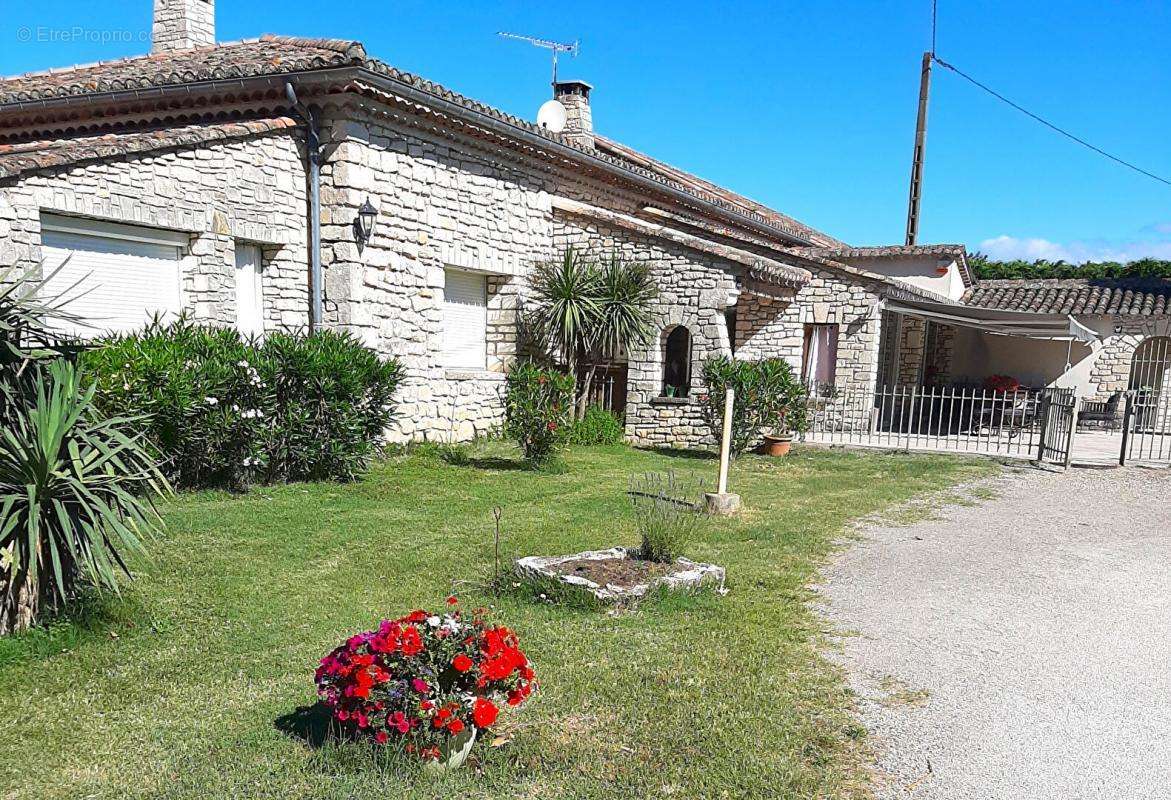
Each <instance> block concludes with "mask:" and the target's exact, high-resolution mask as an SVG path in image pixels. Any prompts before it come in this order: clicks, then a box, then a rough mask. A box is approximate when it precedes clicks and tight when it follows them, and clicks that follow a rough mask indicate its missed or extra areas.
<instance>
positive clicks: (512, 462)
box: [448, 456, 538, 472]
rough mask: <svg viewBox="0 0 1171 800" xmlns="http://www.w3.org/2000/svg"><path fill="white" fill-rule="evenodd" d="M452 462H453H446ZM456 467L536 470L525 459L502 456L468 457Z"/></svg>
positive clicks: (517, 470)
mask: <svg viewBox="0 0 1171 800" xmlns="http://www.w3.org/2000/svg"><path fill="white" fill-rule="evenodd" d="M448 463H449V464H454V462H450V461H449V462H448ZM454 465H455V466H457V467H473V468H475V469H494V470H501V471H516V472H537V471H538V470H534V469H533V467H532V466H531V465H530V464H529V463H528V462H526V461H521V460H519V459H515V458H504V457H502V456H484V457H481V458H469V459H467V460H466V461H463V462H461V463H458V464H454Z"/></svg>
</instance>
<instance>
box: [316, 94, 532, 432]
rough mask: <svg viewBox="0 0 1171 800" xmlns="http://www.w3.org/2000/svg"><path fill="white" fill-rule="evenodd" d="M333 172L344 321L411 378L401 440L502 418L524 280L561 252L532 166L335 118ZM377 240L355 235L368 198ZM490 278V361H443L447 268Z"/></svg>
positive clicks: (334, 250) (328, 228) (335, 292)
mask: <svg viewBox="0 0 1171 800" xmlns="http://www.w3.org/2000/svg"><path fill="white" fill-rule="evenodd" d="M329 127H330V130H331V144H330V146H329V149H328V155H327V160H326V163H325V165H324V167H323V170H322V184H323V190H322V201H323V206H324V207H323V211H322V222H323V225H322V242H323V250H324V253H325V255H324V256H323V263H324V264H325V266H326V270H327V280H326V290H327V298H328V303H327V305H328V307H329V308H330V309H331V310H332V313H333V314H334V317H333V318H332V320H333V321H334V322H336V324H339V325H341V326H343V327H346V328H349V329H350V330H352V331H354V332H355V333H357V334H358V335H359V336H360V337H361V338H362V339H363V340H364V341H365V342H366V343H367V344H368V345H370V346H371V347H374V348H375V349H377V350H378V351H379V352H381V353H383V354H385V355H393V356H396V357H398V358H400V359H401V360H402V361H403V363H404V365H405V367H406V378H405V380H404V382H403V386H402V388H401V389H400V401H401V407H400V413H399V415H398V418H397V420H396V421H395V423H394V426H393V428H392V430H391V431H390V432H389V435H390V438H391V439H392V440H395V441H406V440H410V439H440V440H465V439H470V438H472V437H474V436H480V435H485V434H489V433H491V432H493V431H495V430H496V429H498V428H499V426H500V424H501V423H502V422H503V411H504V402H503V392H504V372H505V370H506V368H507V366H508V365H509V363H510V362H511V361H512V359H513V357H514V356H515V353H516V310H517V306H518V303H519V297H520V293H521V291H522V290H523V287H524V282H525V278H524V276H525V275H526V274H527V273H528V272H529V270H531V269H532V267H533V265H534V264H536V263H537V262H538V261H541V260H545V259H548V258H549V257H550V255H551V252H552V250H551V241H552V238H551V215H552V212H551V209H550V203H549V195H548V193H547V192H546V191H545V187H544V185H543V184H542V183H541V182H540V180H539V178H538V176H534V175H533V174H532V168H531V167H530V168H528V169H526V168H524V166H523V165H521V164H518V163H510V162H507V161H505V160H503V159H502V158H500V157H498V156H493V155H492V154H490V153H488V152H486V151H485V150H484V145H483V144H482V143H475V142H472V141H458V142H457V141H453V140H451V139H448V138H443V137H439V136H430V135H428V134H426V133H425V132H423V131H419V130H417V129H414V128H411V127H408V126H399V125H395V124H393V123H390V122H387V121H383V120H380V119H377V118H375V117H373V116H367V117H358V118H355V117H353V116H352V115H349V114H347V115H344V116H341V117H338V118H336V119H334V120H332V121H330V122H329ZM367 199H369V201H370V202H371V203H372V204H373V205H374V206H375V207H376V208H378V211H379V214H378V218H377V221H376V224H375V228H374V233H373V236H372V238H371V241H370V242H368V243H367V244H366V245H365V246H364V247H361V248H359V246H358V244H357V242H356V241H355V237H354V232H353V220H354V219H355V218H356V216H357V212H358V208H359V207H360V206H361V205H362V204H363V203H364V202H365V201H366V200H367ZM450 268H458V269H463V270H467V271H472V272H476V273H482V274H484V275H485V276H486V281H487V287H488V330H487V342H488V345H487V350H488V357H487V360H486V362H485V363H484V365H483V366H482V368H478V369H467V368H453V367H450V366H449V365H447V364H445V363H444V361H443V286H444V275H445V270H446V269H450Z"/></svg>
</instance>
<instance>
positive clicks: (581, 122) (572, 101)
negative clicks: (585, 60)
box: [553, 81, 594, 150]
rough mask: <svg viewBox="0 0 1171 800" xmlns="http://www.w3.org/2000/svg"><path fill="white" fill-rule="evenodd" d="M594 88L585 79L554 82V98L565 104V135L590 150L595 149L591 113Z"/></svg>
mask: <svg viewBox="0 0 1171 800" xmlns="http://www.w3.org/2000/svg"><path fill="white" fill-rule="evenodd" d="M593 88H594V87H593V86H590V85H589V84H588V83H586V82H585V81H557V83H555V84H553V99H555V100H556V101H557V102H559V103H561V105H563V106H565V113H566V120H565V131H564V132H563V135H564V136H565V138H566V139H568V140H569V141H571V142H573V143H574V144H578V145H581V146H582V147H586V148H589V149H590V150H593V149H594V118H593V115H592V114H591V113H590V91H592V90H593Z"/></svg>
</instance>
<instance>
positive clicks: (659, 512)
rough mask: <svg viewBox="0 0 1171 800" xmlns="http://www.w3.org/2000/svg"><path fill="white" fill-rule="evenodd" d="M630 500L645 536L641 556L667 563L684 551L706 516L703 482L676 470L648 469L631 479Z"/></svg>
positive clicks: (643, 536) (639, 526)
mask: <svg viewBox="0 0 1171 800" xmlns="http://www.w3.org/2000/svg"><path fill="white" fill-rule="evenodd" d="M630 500H631V503H632V504H633V505H634V518H635V521H636V523H637V525H638V532H639V534H640V536H641V539H642V543H641V545H640V547H639V556H640V557H641V558H644V559H646V560H648V561H658V562H662V563H668V562H671V561H674V560H675V559H676V558H678V557H679V556H680V555H682V551H683V548H685V547H686V546H687V544H688V542H690V541H691V539H692V538H693V537H694V535H695V532H696V530H697V529H698V528H699V525H700V524H701V522H702V520H703V518H702V516H701V515H700V513H699V508H700V506H699V504H700V502H701V501H702V500H703V485H702V484H701V483H700V482H698V481H690V480H682V479H680V478H678V477H677V476H676V475H675V473H674V472H665V473H659V472H649V473H647V474H645V475H641V476H637V477H635V478H632V479H631V481H630Z"/></svg>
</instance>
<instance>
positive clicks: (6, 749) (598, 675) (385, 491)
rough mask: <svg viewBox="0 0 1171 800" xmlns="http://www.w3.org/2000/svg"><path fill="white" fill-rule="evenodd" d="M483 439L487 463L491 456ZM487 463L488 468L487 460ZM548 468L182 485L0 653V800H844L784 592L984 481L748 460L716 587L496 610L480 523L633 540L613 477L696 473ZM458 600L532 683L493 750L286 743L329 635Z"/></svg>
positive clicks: (851, 760)
mask: <svg viewBox="0 0 1171 800" xmlns="http://www.w3.org/2000/svg"><path fill="white" fill-rule="evenodd" d="M496 447H497V448H498V449H499V447H500V446H499V445H497V446H496ZM508 457H509V458H511V454H509V456H508ZM567 461H568V466H569V471H568V472H566V473H565V474H545V473H537V474H534V473H532V472H528V471H524V470H520V469H517V468H515V467H516V465H514V464H512V463H510V462H508V461H504V460H502V459H499V458H498V459H494V460H490V461H487V462H481V463H480V464H478V465H472V466H452V465H449V464H446V463H444V462H442V461H440V460H438V459H437V458H434V457H424V456H419V455H414V456H409V457H402V458H396V459H392V460H390V461H388V462H386V463H385V464H382V465H380V466H378V467H377V468H376V469H375V470H374V471H373V472H372V474H371V475H370V476H369V477H368V478H367V479H366V480H365V481H363V482H361V483H358V484H353V485H346V486H338V485H327V484H321V485H295V486H284V487H279V488H271V489H259V490H255V491H253V492H252V493H251V494H250V495H248V496H244V497H234V496H228V495H224V494H216V493H201V494H192V495H184V496H182V497H180V498H178V499H177V500H175V501H173V502H171V503H170V504H168V506H167V507H166V508H165V511H164V513H165V517H166V520H167V523H168V525H169V532H168V535H167V537H166V539H165V540H164V541H161V542H159V543H158V544H157V546H156V548H155V553H156V555H155V557H154V559H153V560H152V561H151V562H150V563H146V564H142V565H140V566H139V568H138V571H139V573H140V579H139V580H138V581H137V582H136V583H135V584H134V585H133V587H132V588H131V589H130V590H129V592H128V593H127V595H126V598H125V600H123V601H122V602H121V603H118V604H114V605H113V607H112V608H107V609H103V610H100V611H99V613H96V614H95V616H96V617H97V621H96V622H94V623H93V624H91V625H90V626H89V627H88V628H86V629H79V628H77V627H76V626H74V627H70V626H59V627H55V628H53V629H52V630H50V631H49V632H48V633H45V632H37V633H34V634H31V635H25V636H21V637H14V638H10V639H9V640H8V641H4V642H0V719H3V720H4V722H3V727H4V733H3V736H0V797H3V798H52V797H57V798H79V797H110V798H114V797H119V798H120V797H185V798H215V797H223V798H228V797H230V798H247V797H280V798H295V797H313V798H389V797H393V798H399V797H409V798H424V797H427V798H430V797H443V798H455V797H460V798H601V797H606V798H636V797H660V796H662V797H682V798H697V797H716V798H720V797H726V798H741V797H761V798H764V797H768V798H798V797H800V798H804V797H810V798H812V797H843V796H854V795H857V794H859V793H860V791H864V790H860V787H861V786H862V781H863V777H862V776H863V774H864V764H863V763H862V757H861V748H860V747H859V740H860V739H861V737H862V735H863V733H862V731H861V730H860V729H859V727H858V725H857V724H856V723H855V722H854V721H853V720H852V719H851V717H850V715H849V707H850V703H851V698H850V696H849V693H848V691H847V689H846V688H845V686H844V683H843V681H842V679H841V676H840V675H839V674H838V672H837V671H836V670H835V669H834V668H833V667H831V666H830V665H828V664H827V662H826V661H825V660H824V659H823V657H822V655H821V654H820V652H819V647H820V646H821V645H820V642H821V634H822V633H823V631H824V627H823V623H822V621H821V620H820V619H819V618H818V616H817V615H816V613H815V611H814V610H813V609H812V608H811V605H810V591H809V589H808V588H807V587H808V584H809V583H810V582H811V581H812V580H814V579H815V578H816V575H817V570H818V568H819V566H820V565H821V564H822V563H823V561H824V559H825V557H826V556H827V554H828V553H829V552H830V550H831V548H832V546H833V542H834V540H835V538H836V537H838V536H839V534H840V533H841V532H842V530H843V526H844V525H845V524H846V523H847V522H848V521H849V520H850V519H851V518H855V517H857V516H860V515H863V514H867V513H870V512H873V511H876V510H879V509H882V508H884V507H887V506H889V505H891V504H892V503H895V502H898V501H900V500H902V499H904V498H907V497H909V496H911V495H913V494H915V493H917V492H921V491H924V490H931V489H939V488H943V487H946V486H948V485H949V484H952V483H955V482H956V481H959V480H963V479H965V478H970V477H974V476H977V475H980V474H985V473H987V472H989V471H991V470H992V469H994V467H993V466H991V465H990V464H988V463H986V462H972V461H963V460H960V459H955V458H949V457H932V456H902V455H883V454H877V453H875V454H856V453H845V452H828V451H817V450H804V451H797V452H795V453H794V455H793V456H792V457H790V458H788V459H786V460H781V461H767V460H764V459H760V458H756V457H745V458H743V459H741V461H740V462H739V463H738V464H737V465H736V466H735V467H734V470H733V475H732V483H733V487H734V488H735V489H737V490H739V491H740V492H741V494H742V495H743V496H744V501H745V505H746V511H745V513H744V514H743V516H742V518H740V519H737V520H734V521H719V522H712V523H710V524H709V525H708V526H707V527H706V529H705V530H704V532H703V533H702V534H701V540H700V541H697V542H696V543H695V544H694V545H693V546H692V547H691V548H690V553H689V554H690V555H691V556H692V557H694V558H696V559H699V560H704V561H715V562H718V563H720V564H723V565H725V566H727V568H728V587H729V588H730V590H731V592H730V593H729V594H728V595H727V596H725V597H716V596H715V595H714V594H706V595H700V596H697V597H689V598H685V599H676V600H671V601H658V602H652V603H648V604H646V605H644V606H643V607H642V608H641V609H640V610H638V611H637V612H635V613H623V614H618V615H609V614H606V613H599V612H596V611H588V610H582V609H574V608H567V607H562V606H556V605H549V604H546V603H542V602H539V601H538V600H535V599H530V598H526V597H524V596H521V595H518V594H511V595H505V596H502V597H500V598H497V599H494V598H493V597H492V596H491V594H490V592H488V590H487V581H488V579H489V577H490V574H491V569H492V517H491V508H492V506H493V505H497V504H499V505H501V506H503V508H504V541H505V545H504V547H505V550H506V552H507V553H508V554H534V553H537V554H557V553H567V552H574V551H577V550H581V549H585V548H597V547H606V546H611V545H615V544H634V543H635V538H634V534H633V527H632V524H633V523H632V518H631V513H630V509H629V508H628V507H627V502H626V500H625V499H624V496H623V490H624V489H625V487H626V485H627V480H628V477H629V475H630V474H631V473H634V472H639V471H645V470H662V469H674V470H676V471H679V472H684V473H686V472H690V471H697V472H700V473H703V474H705V475H708V476H710V475H712V474H713V473H714V471H715V470H714V466H715V465H714V462H712V461H710V460H706V459H696V458H691V457H687V456H683V455H664V454H658V453H651V452H645V451H637V450H631V449H627V448H623V447H616V448H587V449H579V450H575V451H573V452H571V453H570V454H569V456H568V458H567ZM453 587H454V588H456V589H457V590H458V592H459V594H460V596H461V597H462V598H463V599H464V602H465V605H466V606H468V607H471V606H473V605H476V604H485V605H492V606H493V607H495V609H496V610H497V612H498V618H499V619H500V620H501V621H503V622H505V623H506V624H507V625H509V626H510V627H513V628H515V629H516V630H517V631H518V632H519V633H520V635H521V637H522V646H523V647H524V648H525V650H526V651H527V652H528V654H529V656H530V657H531V658H532V660H533V661H534V663H535V665H536V668H537V671H538V675H539V678H540V680H541V683H542V687H541V691H540V693H539V694H538V695H536V696H534V698H533V699H532V701H531V702H529V703H528V704H526V705H525V706H524V707H522V708H521V709H520V711H519V713H517V714H514V715H511V716H510V717H509V718H508V721H507V722H506V724H505V725H504V727H503V728H502V729H501V732H502V734H504V736H502V737H501V738H503V739H507V741H506V742H504V743H502V744H500V745H499V746H496V747H491V748H485V749H483V750H481V751H479V763H478V765H477V766H476V767H475V768H472V769H467V770H464V771H463V772H462V773H460V774H458V775H457V776H454V777H452V778H451V779H448V780H447V781H445V782H435V781H431V780H428V779H426V778H423V777H422V776H420V775H418V774H416V773H415V772H414V771H413V770H411V769H410V768H409V767H408V766H407V765H406V764H405V763H404V762H402V761H399V760H398V759H396V758H393V757H387V756H385V755H383V756H381V757H374V756H372V755H371V752H370V750H369V749H367V748H365V747H362V746H359V745H345V746H338V745H327V746H325V747H319V748H314V747H311V746H310V745H308V744H307V743H306V742H305V741H304V740H302V739H300V738H297V737H296V736H295V735H291V734H290V733H288V732H286V731H285V730H282V728H289V727H290V725H289V724H288V722H287V721H282V722H280V723H279V724H278V720H281V718H282V717H285V715H289V714H291V713H293V712H296V711H297V709H298V708H299V707H303V706H308V705H310V704H311V703H312V702H313V701H314V694H313V686H312V671H313V669H314V667H315V666H316V662H317V659H318V658H319V657H320V656H321V655H323V654H324V653H325V652H326V651H327V650H328V649H330V648H331V647H333V646H334V645H335V644H337V643H338V642H339V641H340V640H341V639H342V638H343V637H344V636H346V635H347V634H349V633H351V632H354V631H357V630H363V629H367V628H369V627H371V626H373V625H374V624H375V623H376V622H377V620H378V619H380V618H381V617H382V616H386V615H395V616H397V615H400V614H403V613H405V612H406V611H408V610H410V609H411V608H413V607H415V606H418V605H428V606H439V605H440V604H442V601H443V598H444V597H445V596H446V595H447V594H448V593H449V592H451V591H452V589H453Z"/></svg>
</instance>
